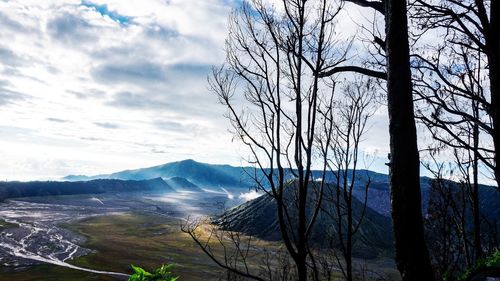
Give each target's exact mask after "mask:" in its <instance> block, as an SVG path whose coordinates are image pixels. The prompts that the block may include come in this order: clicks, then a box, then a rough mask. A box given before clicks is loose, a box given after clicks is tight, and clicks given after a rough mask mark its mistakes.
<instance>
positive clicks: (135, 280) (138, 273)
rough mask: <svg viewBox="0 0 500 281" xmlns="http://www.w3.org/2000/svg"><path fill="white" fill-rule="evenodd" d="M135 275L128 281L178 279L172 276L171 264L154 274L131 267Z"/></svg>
mask: <svg viewBox="0 0 500 281" xmlns="http://www.w3.org/2000/svg"><path fill="white" fill-rule="evenodd" d="M131 266H132V269H133V270H134V273H133V274H132V275H131V276H130V277H129V279H128V281H176V280H177V278H179V277H178V276H177V277H173V276H172V272H170V269H171V268H172V265H171V264H168V265H167V264H163V265H162V266H160V267H158V268H157V269H155V271H154V272H152V273H151V272H147V271H146V270H144V269H142V268H141V267H138V266H134V265H131Z"/></svg>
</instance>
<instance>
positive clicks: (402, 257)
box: [321, 0, 434, 281]
mask: <svg viewBox="0 0 500 281" xmlns="http://www.w3.org/2000/svg"><path fill="white" fill-rule="evenodd" d="M346 1H348V2H352V3H355V4H357V5H360V6H363V7H369V8H372V9H374V10H375V11H377V12H378V13H379V14H381V15H382V16H384V20H385V33H386V37H385V39H384V40H382V39H380V38H374V40H373V41H374V44H377V45H382V46H383V50H384V51H385V57H386V68H387V71H386V73H384V72H383V71H378V70H370V69H366V68H362V67H358V66H338V67H334V68H332V69H328V70H326V71H324V72H323V73H322V74H321V75H322V76H328V75H332V74H335V73H339V72H345V71H354V72H359V73H362V74H366V75H370V76H372V77H377V78H381V79H386V80H387V107H388V112H389V135H390V152H391V153H390V162H389V163H388V165H389V177H390V185H391V202H392V211H391V214H392V219H393V225H394V237H395V248H396V264H397V267H398V269H399V271H400V273H401V276H402V278H403V280H405V281H406V280H434V274H433V271H432V267H431V263H430V260H429V254H428V250H427V246H426V243H425V237H424V227H423V219H422V209H421V193H420V159H419V151H418V145H417V133H416V125H415V115H414V105H413V88H412V79H411V70H410V48H409V42H408V40H409V36H408V33H409V30H408V20H407V2H406V1H402V0H383V1H369V0H346Z"/></svg>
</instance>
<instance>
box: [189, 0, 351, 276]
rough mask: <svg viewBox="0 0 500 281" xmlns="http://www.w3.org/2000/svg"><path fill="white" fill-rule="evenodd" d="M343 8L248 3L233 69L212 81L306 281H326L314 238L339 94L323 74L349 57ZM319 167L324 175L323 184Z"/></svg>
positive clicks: (236, 35) (235, 26)
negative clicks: (332, 108) (334, 99)
mask: <svg viewBox="0 0 500 281" xmlns="http://www.w3.org/2000/svg"><path fill="white" fill-rule="evenodd" d="M340 8H341V7H340V5H339V4H338V3H336V2H334V1H327V0H323V1H306V0H286V1H283V2H282V3H281V6H279V7H271V6H267V5H266V4H265V3H264V2H263V1H260V0H253V1H249V2H243V4H242V8H241V9H239V10H238V11H237V12H236V13H234V14H233V16H232V17H231V19H230V28H229V37H228V39H227V44H226V51H227V55H226V57H227V64H226V65H225V66H223V67H222V68H220V69H214V73H213V76H212V77H211V78H210V79H209V83H210V86H211V89H212V91H213V92H214V93H215V94H216V95H217V96H218V97H219V101H220V102H221V104H223V105H224V106H225V107H226V108H227V109H228V113H227V117H228V118H229V120H230V121H231V124H232V127H233V129H234V132H233V133H234V136H235V138H237V139H238V140H239V141H241V142H242V143H243V144H244V145H245V146H246V147H247V148H248V150H249V152H250V155H251V156H250V157H249V159H248V161H249V163H251V164H254V165H255V166H256V171H255V173H254V174H253V178H254V182H255V184H256V187H257V188H258V189H260V190H262V191H264V192H266V194H267V195H269V196H271V197H272V198H273V199H274V202H275V204H276V207H277V217H278V223H279V228H280V231H281V236H282V240H283V243H284V245H285V247H286V249H287V252H288V254H289V256H290V257H291V259H292V260H293V263H294V271H295V272H296V274H297V279H298V280H307V278H308V276H312V278H313V279H314V280H316V279H317V278H318V277H317V276H318V270H317V265H316V263H315V260H314V257H313V253H312V251H311V249H310V247H309V239H310V237H311V233H312V231H313V228H314V225H315V222H316V219H317V217H318V213H319V211H320V206H321V201H322V198H323V187H324V185H325V175H326V169H327V163H325V162H324V161H323V163H322V161H321V160H318V161H316V162H315V163H313V162H314V158H313V157H314V154H315V151H316V149H317V148H318V146H319V145H318V143H317V142H318V132H317V129H318V126H319V124H318V120H319V118H318V117H319V116H318V114H319V113H318V112H319V103H320V101H321V100H330V98H329V96H331V95H333V94H334V91H333V90H332V88H331V86H330V85H328V84H327V83H325V82H324V81H322V80H323V79H320V76H319V73H320V72H321V70H322V69H324V68H325V67H328V66H330V65H335V64H337V63H338V62H339V61H341V60H344V59H345V55H346V48H347V47H348V44H344V45H346V47H343V46H342V45H341V44H340V43H337V42H336V41H335V40H334V39H335V38H334V37H333V36H334V27H335V25H334V19H335V17H336V16H337V14H338V12H339V11H340ZM313 165H315V166H316V167H319V169H320V170H321V171H322V172H321V173H320V174H319V175H318V174H316V175H314V177H316V178H314V177H313V173H312V168H313ZM318 177H319V179H320V180H319V181H316V180H317V179H318ZM290 180H293V181H292V182H291V183H290ZM287 188H293V189H294V192H293V194H294V198H293V201H294V202H287V200H290V198H287V197H286V196H285V195H284V194H285V189H287ZM313 190H314V191H313ZM313 194H314V196H312V195H313ZM188 232H189V229H188ZM193 237H194V236H193ZM194 238H196V237H194ZM218 264H219V265H221V266H222V267H224V268H226V269H228V270H230V271H232V272H233V273H236V274H240V275H242V276H245V277H247V278H252V279H255V280H262V277H259V276H258V275H257V274H256V273H252V272H250V270H249V269H248V268H243V269H241V268H238V267H236V266H235V265H234V264H231V263H228V262H227V261H226V262H224V261H221V262H218Z"/></svg>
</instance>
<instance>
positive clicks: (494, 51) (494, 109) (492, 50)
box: [486, 1, 500, 187]
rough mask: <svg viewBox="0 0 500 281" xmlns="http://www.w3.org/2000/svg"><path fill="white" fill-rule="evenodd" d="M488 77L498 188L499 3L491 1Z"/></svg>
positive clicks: (499, 143) (499, 178)
mask: <svg viewBox="0 0 500 281" xmlns="http://www.w3.org/2000/svg"><path fill="white" fill-rule="evenodd" d="M486 45H487V50H486V52H487V56H488V65H489V77H490V92H491V93H490V94H491V119H492V122H493V143H494V147H495V156H494V157H495V159H494V160H495V171H494V172H495V179H496V181H497V184H498V186H499V187H500V104H499V103H500V3H499V1H491V7H490V27H489V30H488V32H487V35H486Z"/></svg>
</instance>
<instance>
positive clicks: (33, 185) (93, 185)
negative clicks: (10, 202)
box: [0, 178, 176, 201]
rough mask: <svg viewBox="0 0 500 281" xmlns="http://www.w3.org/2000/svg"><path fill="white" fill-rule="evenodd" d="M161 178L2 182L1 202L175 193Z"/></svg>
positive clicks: (0, 186) (0, 184)
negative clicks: (66, 197) (101, 194)
mask: <svg viewBox="0 0 500 281" xmlns="http://www.w3.org/2000/svg"><path fill="white" fill-rule="evenodd" d="M174 191H176V190H175V189H174V188H172V187H171V186H170V185H169V184H168V183H166V182H165V181H164V180H162V179H161V178H153V179H147V180H118V179H95V180H89V181H75V182H69V181H31V182H17V181H11V182H0V201H3V200H5V199H8V198H18V197H33V196H53V195H76V194H99V193H106V192H161V193H164V192H174Z"/></svg>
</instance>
